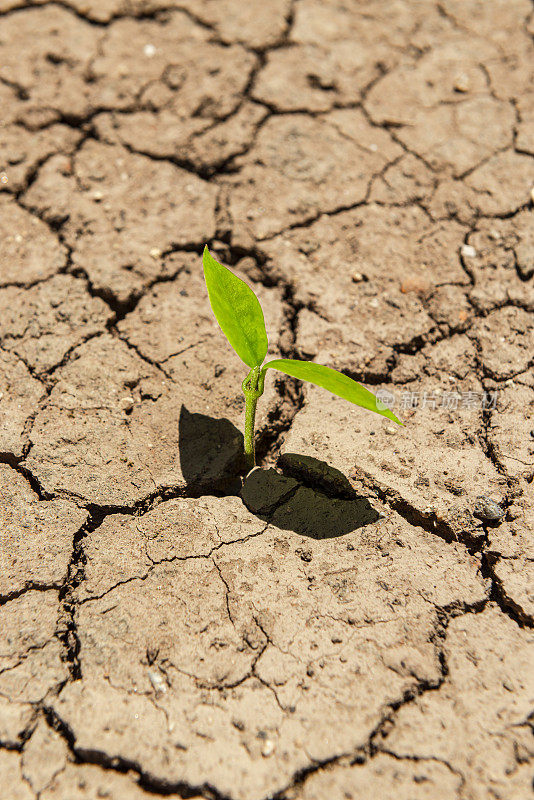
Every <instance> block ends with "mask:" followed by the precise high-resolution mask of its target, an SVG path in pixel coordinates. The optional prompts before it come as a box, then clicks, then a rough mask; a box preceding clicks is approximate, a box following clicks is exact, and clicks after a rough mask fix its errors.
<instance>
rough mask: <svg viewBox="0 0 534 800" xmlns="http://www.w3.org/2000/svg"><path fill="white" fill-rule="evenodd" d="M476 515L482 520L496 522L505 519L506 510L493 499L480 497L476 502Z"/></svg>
mask: <svg viewBox="0 0 534 800" xmlns="http://www.w3.org/2000/svg"><path fill="white" fill-rule="evenodd" d="M473 513H474V515H475V516H476V517H479V518H480V519H485V520H489V521H490V522H496V521H500V520H502V518H503V517H504V509H503V508H502V507H501V506H500V505H499V504H498V503H496V502H495V500H492V499H491V497H486V496H484V495H480V497H477V499H476V502H475V509H474V512H473Z"/></svg>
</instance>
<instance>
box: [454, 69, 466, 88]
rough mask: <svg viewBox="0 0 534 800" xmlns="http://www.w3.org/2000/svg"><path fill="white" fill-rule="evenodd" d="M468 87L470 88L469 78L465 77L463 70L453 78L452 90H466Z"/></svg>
mask: <svg viewBox="0 0 534 800" xmlns="http://www.w3.org/2000/svg"><path fill="white" fill-rule="evenodd" d="M469 89H470V85H469V78H468V77H467V75H466V74H465V73H464V72H461V73H460V74H459V75H457V76H456V78H455V79H454V91H455V92H468V91H469Z"/></svg>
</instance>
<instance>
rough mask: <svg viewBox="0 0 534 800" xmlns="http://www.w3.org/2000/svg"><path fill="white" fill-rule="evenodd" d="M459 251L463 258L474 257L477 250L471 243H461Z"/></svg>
mask: <svg viewBox="0 0 534 800" xmlns="http://www.w3.org/2000/svg"><path fill="white" fill-rule="evenodd" d="M461 253H462V255H463V256H464V258H476V254H477V251H476V250H475V248H474V247H473V245H472V244H463V245H462V249H461Z"/></svg>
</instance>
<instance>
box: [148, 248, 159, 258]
mask: <svg viewBox="0 0 534 800" xmlns="http://www.w3.org/2000/svg"><path fill="white" fill-rule="evenodd" d="M150 255H151V256H152V258H156V259H157V258H161V250H160V249H159V247H153V248H152V250H151V251H150Z"/></svg>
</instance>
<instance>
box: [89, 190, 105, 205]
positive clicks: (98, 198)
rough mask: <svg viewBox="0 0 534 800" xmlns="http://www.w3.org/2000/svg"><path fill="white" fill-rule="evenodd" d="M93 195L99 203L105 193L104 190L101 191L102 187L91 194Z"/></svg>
mask: <svg viewBox="0 0 534 800" xmlns="http://www.w3.org/2000/svg"><path fill="white" fill-rule="evenodd" d="M91 197H92V198H93V200H96V202H97V203H98V202H99V201H100V200H102V198H103V197H104V194H103V192H101V191H100V189H96V190H95V191H94V192H93V194H92V195H91Z"/></svg>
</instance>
